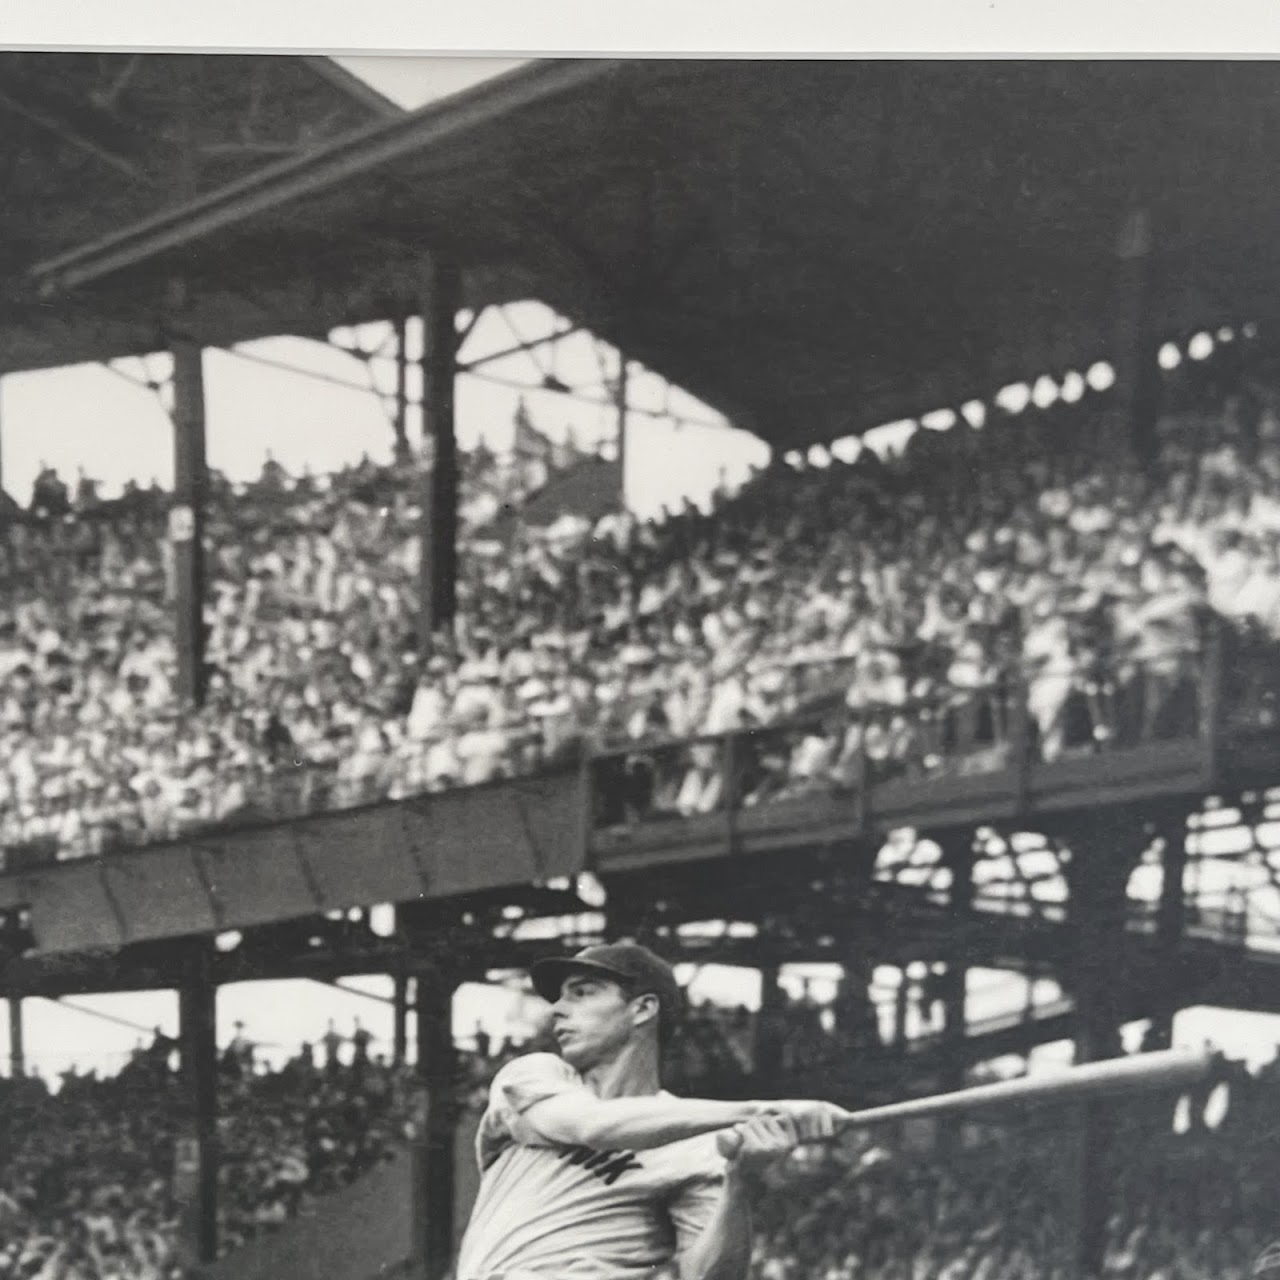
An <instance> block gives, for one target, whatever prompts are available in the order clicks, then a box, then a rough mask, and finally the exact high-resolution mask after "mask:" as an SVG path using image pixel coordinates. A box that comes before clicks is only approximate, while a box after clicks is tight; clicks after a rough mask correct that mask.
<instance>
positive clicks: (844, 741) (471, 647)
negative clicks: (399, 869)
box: [0, 370, 1280, 857]
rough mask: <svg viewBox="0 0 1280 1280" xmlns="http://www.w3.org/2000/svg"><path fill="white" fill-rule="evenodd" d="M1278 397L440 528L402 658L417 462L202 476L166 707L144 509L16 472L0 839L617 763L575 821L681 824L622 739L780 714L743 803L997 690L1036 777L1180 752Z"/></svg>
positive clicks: (1241, 566)
mask: <svg viewBox="0 0 1280 1280" xmlns="http://www.w3.org/2000/svg"><path fill="white" fill-rule="evenodd" d="M1192 373H1195V371H1194V370H1193V371H1192ZM1276 386H1280V380H1268V379H1267V378H1265V377H1263V376H1260V375H1257V374H1255V375H1252V376H1250V377H1248V378H1242V379H1238V380H1236V381H1234V382H1232V383H1231V384H1229V385H1228V384H1226V383H1224V382H1223V380H1222V379H1221V378H1217V377H1214V376H1211V375H1210V373H1209V372H1207V371H1200V372H1199V373H1198V374H1196V376H1194V377H1193V376H1191V374H1188V376H1187V377H1185V378H1184V379H1183V381H1182V382H1181V383H1178V384H1176V385H1174V386H1173V387H1172V388H1171V390H1170V395H1169V397H1168V403H1169V408H1168V411H1167V412H1166V414H1165V416H1164V419H1163V420H1162V423H1161V431H1160V441H1159V450H1158V456H1157V457H1156V458H1155V459H1154V460H1153V461H1152V462H1151V463H1150V464H1149V465H1147V466H1145V467H1144V466H1143V465H1140V464H1139V463H1138V462H1136V461H1135V460H1134V459H1133V458H1132V457H1131V456H1130V455H1129V454H1128V453H1127V452H1126V450H1125V449H1124V448H1123V447H1122V446H1118V445H1117V444H1116V442H1115V438H1114V437H1115V435H1116V432H1115V430H1114V424H1109V423H1108V418H1107V412H1106V407H1105V402H1104V401H1102V400H1100V399H1099V398H1098V397H1096V396H1093V395H1092V394H1090V395H1087V396H1086V397H1085V398H1084V399H1083V400H1081V401H1079V402H1078V403H1076V404H1071V405H1068V404H1065V403H1059V404H1057V405H1056V406H1054V407H1052V408H1050V409H1048V410H1044V411H1036V412H1032V411H1028V412H1026V413H1023V414H1021V415H1017V416H1014V415H1006V414H999V413H996V414H994V415H993V416H992V417H991V418H990V419H989V420H988V421H987V422H986V424H985V425H984V426H983V428H982V429H981V430H978V429H973V428H971V427H969V426H967V425H964V424H963V423H962V424H961V425H959V426H956V427H953V428H952V429H950V430H947V431H932V430H924V429H921V430H919V431H917V432H916V433H915V435H914V436H913V437H912V438H911V441H910V443H909V445H908V446H907V448H906V449H905V451H904V452H903V453H902V455H901V456H897V457H889V458H888V459H881V458H880V457H878V456H877V455H876V454H875V453H874V452H873V451H871V450H864V451H863V452H862V453H861V454H860V455H859V456H858V457H857V458H856V459H855V460H854V461H853V462H852V463H844V462H841V461H839V460H835V459H831V460H830V462H829V465H826V466H820V465H811V464H810V465H801V466H798V467H793V466H789V465H787V464H785V463H782V462H779V463H777V464H776V465H773V466H771V467H770V468H769V469H768V470H766V471H765V472H763V473H761V474H759V475H758V476H757V477H755V478H754V479H753V480H752V481H751V482H749V483H748V484H747V486H746V487H745V488H744V489H743V491H742V492H740V493H739V494H738V495H736V496H735V497H733V498H732V499H727V498H723V499H722V500H720V501H719V502H718V503H717V506H716V509H715V510H714V511H713V512H712V513H711V514H710V515H706V514H703V513H701V512H698V511H696V510H694V509H690V510H687V511H685V512H682V513H679V514H677V515H674V516H672V517H671V518H669V519H668V520H666V521H665V522H663V523H661V524H647V523H640V522H637V521H635V520H634V519H632V518H631V517H629V516H625V515H619V516H608V517H605V518H604V519H602V520H600V521H599V522H598V523H597V524H596V525H595V526H594V527H591V526H588V525H587V524H585V522H576V523H575V522H574V521H573V520H569V519H566V520H561V521H559V522H557V524H555V525H553V526H551V527H550V528H548V529H541V530H525V531H523V532H514V533H513V532H512V531H511V530H510V529H507V530H506V532H505V533H504V535H503V538H501V539H499V538H497V537H494V536H489V535H488V534H487V533H486V532H485V531H483V530H479V531H475V530H473V531H472V532H471V533H469V535H468V540H467V544H466V546H465V547H464V553H463V557H462V559H463V567H464V573H463V579H462V582H461V585H460V617H459V619H458V624H457V627H456V634H455V636H454V637H452V638H451V639H450V640H449V641H448V642H447V643H444V644H442V645H441V646H440V647H439V648H438V650H437V651H436V652H435V654H434V656H432V657H431V658H430V659H429V660H426V661H425V662H424V661H423V660H421V659H420V658H419V657H418V654H417V647H418V646H417V636H416V623H417V615H416V609H415V603H414V602H415V598H416V574H417V546H416V536H417V524H418V517H417V509H416V506H415V501H414V495H415V493H416V492H417V491H418V490H419V489H420V487H421V484H422V477H421V474H420V473H419V472H418V470H417V469H416V467H415V465H414V464H405V465H402V466H398V467H392V468H386V469H382V468H376V467H373V466H371V465H368V464H363V465H361V466H360V467H358V468H353V469H350V470H349V471H347V472H345V473H342V474H340V475H336V476H333V477H330V478H328V479H327V480H324V481H317V480H315V479H312V478H308V477H303V478H301V479H298V480H291V479H289V478H288V477H286V476H285V475H284V474H283V473H282V471H281V469H280V468H279V467H278V465H276V464H274V463H270V464H269V465H268V466H267V467H266V468H265V469H264V473H263V476H262V478H261V479H260V481H259V482H257V483H255V484H253V485H250V486H247V487H241V488H240V489H238V490H234V489H233V488H232V487H231V486H229V485H227V484H226V483H225V482H216V483H215V484H214V485H213V489H212V493H211V498H210V517H209V537H208V546H209V559H210V566H209V584H210V585H209V604H208V609H207V621H208V627H209V641H208V660H209V663H210V672H211V678H210V694H209V698H208V704H207V706H206V707H205V708H204V709H203V710H202V711H200V712H199V713H198V714H194V715H191V714H187V713H181V712H180V710H179V707H178V704H177V700H176V698H175V694H174V683H175V659H174V650H173V645H172V641H171V638H170V626H169V605H168V598H169V595H170V593H171V590H172V581H171V579H172V565H171V563H170V559H169V549H168V544H167V543H166V540H165V537H164V530H165V519H164V517H165V511H164V508H165V505H166V504H165V498H164V495H163V494H160V493H158V492H156V491H139V490H134V491H131V492H130V493H128V494H126V495H125V497H124V498H122V499H120V500H118V501H114V502H111V503H101V502H98V501H97V500H96V498H95V497H94V496H93V494H92V492H91V489H92V487H91V486H87V487H86V488H87V490H88V491H87V492H86V493H85V494H83V495H77V496H82V497H83V498H84V501H83V502H82V503H80V504H79V505H77V503H76V502H74V501H72V500H71V499H70V498H69V497H68V496H67V495H66V492H65V488H63V487H62V486H60V483H59V482H57V481H56V478H53V477H50V476H46V477H44V479H43V483H42V486H37V495H36V501H35V502H34V503H33V509H32V511H30V512H27V513H20V514H19V515H18V516H14V515H12V514H11V515H10V516H9V517H8V518H6V519H5V520H4V524H3V529H2V531H0V581H3V582H4V584H5V602H4V604H3V606H0V673H2V674H3V676H4V680H3V685H2V686H0V846H3V847H5V848H8V849H14V848H24V847H25V848H26V849H27V850H29V851H31V850H33V851H35V852H37V853H38V852H39V851H40V850H45V851H46V852H49V853H56V854H57V855H58V856H63V857H73V856H81V855H85V854H93V853H98V852H102V851H105V850H108V849H110V848H113V847H117V846H119V845H121V844H128V843H132V842H138V841H151V840H157V839H164V838H169V837H174V836H176V835H179V834H181V833H183V832H185V831H190V830H192V829H195V828H199V827H201V826H207V825H210V824H218V823H225V822H235V821H246V820H250V819H253V818H259V817H264V816H288V815H291V814H296V813H298V812H304V811H312V810H316V809H323V808H326V807H341V806H345V805H349V804H352V803H357V802H363V801H367V800H371V799H376V798H383V797H399V796H405V795H409V794H414V793H416V792H420V791H423V790H431V789H438V788H444V787H449V786H455V785H465V784H468V783H474V782H480V781H485V780H489V779H492V778H495V777H503V776H510V775H513V774H519V773H523V772H527V771H529V770H531V769H535V768H537V767H540V766H542V765H545V764H546V763H547V762H549V761H555V760H558V759H563V758H564V757H565V756H566V755H572V754H573V753H575V752H577V751H580V750H582V749H583V747H584V745H586V744H592V745H594V746H603V745H607V744H610V743H623V744H630V745H631V746H632V747H636V746H639V745H641V744H643V745H644V750H643V751H640V752H639V753H638V757H637V754H636V753H635V752H634V751H633V753H632V757H631V759H630V760H629V761H628V762H627V764H626V766H625V770H624V774H625V778H626V779H629V782H628V783H627V785H626V786H624V787H621V788H620V791H619V793H620V794H621V795H622V796H623V802H622V804H621V807H620V808H618V811H617V812H611V813H605V814H603V815H602V820H605V821H619V820H623V821H625V820H630V819H634V818H635V817H637V816H644V813H645V812H647V811H649V810H652V809H654V808H658V809H667V810H673V811H678V812H685V813H688V812H696V811H699V810H706V809H710V808H714V807H715V806H716V805H717V804H719V803H720V802H721V799H722V797H721V795H720V792H721V790H722V785H723V783H722V779H721V778H720V776H719V771H718V769H717V767H716V764H715V758H714V757H715V753H714V749H713V748H705V747H704V748H693V749H690V748H681V749H679V750H675V751H673V752H672V751H669V752H668V757H666V758H667V759H668V763H666V764H663V759H664V757H663V755H662V749H661V748H654V747H653V744H655V743H661V742H664V741H667V742H670V741H680V740H686V739H689V738H693V737H696V736H698V735H703V734H719V733H725V732H729V731H733V730H736V729H743V728H749V727H752V726H756V725H761V724H768V723H771V722H779V721H782V722H787V723H790V722H791V720H792V719H793V718H794V717H797V716H800V715H806V716H808V720H807V721H806V722H805V723H804V724H803V725H802V727H800V728H798V729H795V730H793V731H790V732H788V733H780V734H779V735H777V736H775V737H774V738H772V739H770V738H769V737H768V735H762V737H761V745H760V747H759V748H758V750H757V751H756V753H755V756H754V758H753V759H752V760H751V761H749V762H748V765H747V768H748V773H749V776H748V777H747V779H746V784H745V788H744V790H745V799H746V802H748V803H753V802H754V803H762V802H765V801H767V800H770V799H774V798H777V797H779V796H786V795H790V794H795V793H797V792H803V791H804V790H806V789H812V788H815V787H832V786H839V785H847V784H849V782H850V779H851V770H852V769H853V767H854V764H855V763H856V762H857V761H858V760H859V759H860V758H861V759H863V760H869V761H870V762H871V763H872V765H873V766H877V767H883V768H892V769H899V770H901V769H913V770H928V769H936V768H940V767H946V765H947V763H948V752H949V751H950V750H953V748H954V743H955V742H956V741H958V740H964V741H968V742H970V743H973V744H977V745H979V746H981V747H982V748H984V750H986V752H987V754H988V755H990V754H991V753H993V752H994V753H996V754H998V753H999V751H1000V750H1002V749H1007V748H1008V723H1007V721H1008V718H1009V692H1008V691H1009V688H1010V687H1011V685H1010V682H1011V680H1013V679H1014V678H1015V677H1016V679H1017V681H1018V685H1017V687H1018V689H1019V690H1022V692H1019V693H1018V695H1017V696H1019V697H1023V696H1025V699H1026V704H1027V706H1028V708H1029V712H1030V718H1031V721H1032V727H1033V732H1034V738H1035V740H1036V743H1037V749H1038V750H1039V751H1040V752H1041V754H1042V755H1043V756H1044V757H1045V758H1050V759H1052V758H1055V757H1057V756H1060V755H1062V754H1063V753H1064V752H1068V751H1071V750H1080V749H1084V750H1093V749H1097V748H1098V747H1099V746H1101V745H1104V744H1105V743H1106V742H1107V741H1112V740H1116V739H1120V740H1124V739H1126V738H1127V739H1132V738H1135V737H1143V736H1150V735H1159V734H1162V733H1176V732H1182V731H1186V728H1187V726H1188V725H1189V724H1194V719H1195V715H1196V712H1197V706H1196V688H1197V681H1196V676H1197V674H1198V671H1199V667H1198V665H1197V664H1198V661H1199V659H1198V657H1197V655H1198V653H1199V651H1200V646H1201V639H1202V636H1201V630H1202V628H1201V619H1202V618H1203V617H1204V616H1205V614H1206V612H1207V613H1209V614H1211V615H1215V616H1216V617H1218V618H1222V619H1226V620H1228V621H1230V622H1232V623H1233V624H1236V625H1237V626H1238V627H1240V628H1242V629H1246V630H1251V631H1253V632H1256V633H1258V634H1260V635H1262V636H1264V637H1268V638H1270V637H1274V636H1275V635H1277V634H1280V594H1278V593H1280V586H1278V585H1277V583H1280V575H1278V574H1277V573H1276V569H1277V565H1278V563H1280V537H1277V534H1278V533H1280V396H1277V393H1276V391H1275V390H1274V388H1275V387H1276ZM485 465H486V466H489V467H492V466H493V465H495V464H494V463H493V461H492V459H490V458H487V457H486V461H485ZM1139 677H1140V678H1139ZM966 718H967V719H968V720H970V721H972V722H973V723H972V724H971V725H970V728H969V730H967V731H965V730H963V727H962V726H963V723H964V722H965V720H966ZM974 725H977V726H978V727H977V729H976V730H975V729H974V727H973V726H974ZM958 726H960V727H958ZM948 744H952V745H951V746H950V747H949V745H948ZM978 754H980V755H981V752H979V753H978ZM953 763H954V762H953ZM615 807H616V806H615Z"/></svg>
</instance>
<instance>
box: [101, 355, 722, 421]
mask: <svg viewBox="0 0 1280 1280" xmlns="http://www.w3.org/2000/svg"><path fill="white" fill-rule="evenodd" d="M215 350H218V351H222V352H224V353H225V354H227V355H229V356H234V357H236V358H237V359H239V360H244V361H246V362H247V363H249V364H256V365H261V366H262V367H263V368H267V369H275V370H277V371H279V372H281V373H292V374H295V375H297V376H298V377H300V378H311V379H313V380H314V381H316V382H322V383H325V384H326V385H329V386H336V387H341V388H342V389H343V390H345V391H355V392H358V393H359V394H361V395H370V394H372V395H374V396H376V397H377V399H378V400H379V401H380V403H381V406H382V409H383V411H384V412H386V411H387V405H388V403H389V402H390V401H392V400H394V398H395V397H394V396H392V395H389V394H388V393H386V392H383V391H380V390H379V389H378V388H377V386H376V385H375V384H374V382H373V379H372V376H370V380H369V382H368V383H367V384H364V385H362V384H361V383H358V382H353V381H351V380H349V379H347V378H342V377H339V376H338V375H336V374H331V373H321V372H319V371H318V370H315V369H303V368H300V367H299V366H298V365H293V364H288V363H287V362H286V361H283V360H274V359H272V358H271V357H270V356H263V355H258V354H257V353H256V352H252V351H243V350H241V349H240V348H239V347H217V348H215ZM113 372H116V373H118V374H119V376H120V377H122V378H126V379H128V380H129V381H130V382H136V379H133V378H130V377H129V375H128V374H126V373H124V372H123V371H122V370H113ZM458 372H459V374H460V375H463V376H466V377H470V378H478V379H480V380H482V381H484V382H489V383H492V384H493V385H494V386H499V387H506V388H508V389H510V390H512V391H521V392H526V393H531V392H536V391H541V392H545V393H547V394H549V395H558V396H563V397H564V398H565V399H568V400H574V401H577V402H578V403H579V404H585V405H591V406H592V407H593V408H597V409H609V408H613V407H614V401H613V400H611V399H610V398H608V397H607V396H603V397H602V396H592V395H586V394H584V393H583V392H581V391H575V390H574V389H573V388H572V387H569V388H562V387H548V386H543V385H539V384H538V383H527V382H520V381H518V380H517V379H515V378H503V377H501V376H499V375H498V374H493V373H480V372H476V371H474V370H472V369H468V368H461V369H459V371H458ZM137 385H142V384H141V383H138V384H137ZM411 406H412V407H419V408H420V407H421V402H420V401H413V402H411ZM628 412H630V413H636V414H640V415H641V416H642V417H646V418H653V419H655V420H663V419H668V420H670V421H671V422H672V423H674V424H675V425H676V426H678V427H702V428H704V429H706V430H717V429H719V428H721V427H723V426H724V423H723V422H715V421H711V420H709V419H706V418H691V417H687V416H685V415H683V414H671V413H667V412H664V411H663V410H661V409H646V408H643V407H641V406H639V405H631V406H629V407H628Z"/></svg>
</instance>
